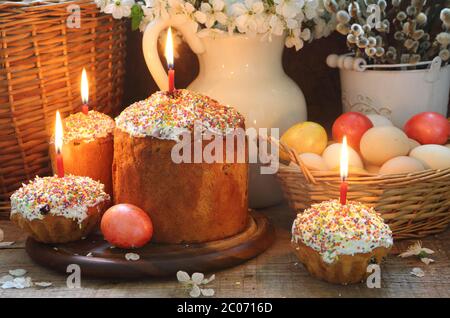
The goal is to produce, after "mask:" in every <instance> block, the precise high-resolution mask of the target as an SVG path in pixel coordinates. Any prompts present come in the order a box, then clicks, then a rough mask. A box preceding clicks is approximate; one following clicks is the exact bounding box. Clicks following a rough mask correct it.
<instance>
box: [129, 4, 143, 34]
mask: <svg viewBox="0 0 450 318" xmlns="http://www.w3.org/2000/svg"><path fill="white" fill-rule="evenodd" d="M143 17H144V11H143V10H142V8H141V6H140V5H138V4H134V5H133V6H132V7H131V29H132V30H133V31H134V30H137V29H139V25H140V24H141V21H142V18H143Z"/></svg>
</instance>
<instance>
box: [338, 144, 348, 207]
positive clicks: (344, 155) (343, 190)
mask: <svg viewBox="0 0 450 318" xmlns="http://www.w3.org/2000/svg"><path fill="white" fill-rule="evenodd" d="M340 172H341V180H342V182H341V187H340V194H341V195H340V199H341V204H342V205H345V204H347V192H348V183H347V181H346V180H347V177H348V148H347V137H346V136H344V139H343V140H342V146H341V166H340Z"/></svg>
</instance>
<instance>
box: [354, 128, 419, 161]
mask: <svg viewBox="0 0 450 318" xmlns="http://www.w3.org/2000/svg"><path fill="white" fill-rule="evenodd" d="M409 149H410V145H409V139H408V136H406V134H405V133H404V132H403V131H402V130H400V129H398V128H396V127H391V126H382V127H373V128H370V129H369V130H368V131H366V133H365V134H364V135H363V136H362V138H361V144H360V150H361V154H362V156H363V158H364V160H365V161H367V162H368V163H370V164H372V165H375V166H382V165H383V164H384V163H385V162H386V161H388V160H389V159H392V158H395V157H398V156H406V155H407V154H408V153H409Z"/></svg>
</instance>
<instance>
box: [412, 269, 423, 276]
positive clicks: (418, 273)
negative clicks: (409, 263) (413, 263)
mask: <svg viewBox="0 0 450 318" xmlns="http://www.w3.org/2000/svg"><path fill="white" fill-rule="evenodd" d="M410 274H411V275H414V276H417V277H424V276H425V272H424V271H423V270H421V269H420V268H418V267H414V268H413V269H412V270H411V272H410Z"/></svg>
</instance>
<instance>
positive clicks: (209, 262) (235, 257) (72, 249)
mask: <svg viewBox="0 0 450 318" xmlns="http://www.w3.org/2000/svg"><path fill="white" fill-rule="evenodd" d="M274 239H275V235H274V228H273V226H272V225H271V224H270V223H269V221H268V219H267V218H266V217H265V216H263V215H262V214H258V213H252V214H251V217H250V218H249V224H248V226H247V228H246V229H245V231H244V232H243V233H240V234H238V235H236V236H233V237H230V238H227V239H224V240H219V241H214V242H209V243H203V244H191V245H175V244H155V243H151V244H147V245H146V246H144V247H143V248H140V249H136V250H123V249H119V248H111V245H110V244H109V243H108V242H106V241H105V240H104V239H103V236H102V235H101V234H100V233H96V234H93V235H92V236H90V237H88V238H86V239H85V240H82V241H78V242H73V243H66V244H54V245H51V244H43V243H39V242H37V241H35V240H34V239H32V238H28V240H27V242H26V251H27V253H28V255H29V256H30V257H31V258H32V259H33V260H34V261H35V262H36V263H38V264H41V265H43V266H45V267H49V268H51V269H54V270H57V271H59V272H63V273H65V272H66V269H67V266H68V265H69V264H78V265H79V266H80V267H81V272H82V275H83V276H84V275H86V276H90V277H101V278H139V277H144V276H168V275H174V274H175V273H176V272H177V271H179V270H185V271H188V272H192V271H200V272H209V271H213V270H218V269H223V268H228V267H232V266H235V265H238V264H240V263H242V262H245V261H247V260H249V259H251V258H253V257H255V256H257V255H259V254H260V253H262V252H263V251H265V250H266V249H267V248H268V247H269V246H270V245H271V244H272V243H273V241H274ZM129 252H133V253H136V254H139V256H140V259H139V260H138V261H128V260H126V259H125V254H126V253H129ZM88 254H91V255H92V256H86V255H88Z"/></svg>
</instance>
